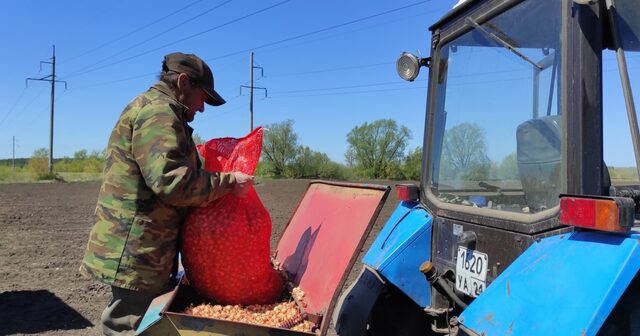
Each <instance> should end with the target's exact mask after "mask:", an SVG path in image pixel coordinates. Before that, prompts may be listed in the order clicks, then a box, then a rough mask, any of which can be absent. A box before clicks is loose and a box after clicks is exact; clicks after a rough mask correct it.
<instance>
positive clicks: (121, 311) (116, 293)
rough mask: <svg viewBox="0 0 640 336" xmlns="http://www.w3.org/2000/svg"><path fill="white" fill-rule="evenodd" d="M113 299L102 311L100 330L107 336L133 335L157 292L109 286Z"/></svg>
mask: <svg viewBox="0 0 640 336" xmlns="http://www.w3.org/2000/svg"><path fill="white" fill-rule="evenodd" d="M111 293H112V294H113V300H111V303H109V305H108V306H107V308H105V310H104V311H103V312H102V316H101V317H100V322H101V323H102V332H103V333H104V334H105V335H107V336H112V335H113V336H115V335H118V336H125V335H126V336H129V335H134V334H135V330H136V328H137V327H138V325H139V324H140V321H141V320H142V316H143V315H144V313H145V312H146V311H147V308H148V307H149V304H150V303H151V300H153V299H154V298H155V297H156V296H157V295H158V294H157V293H149V292H139V291H134V290H129V289H124V288H119V287H113V286H112V287H111Z"/></svg>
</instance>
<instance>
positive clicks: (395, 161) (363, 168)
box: [345, 119, 411, 178]
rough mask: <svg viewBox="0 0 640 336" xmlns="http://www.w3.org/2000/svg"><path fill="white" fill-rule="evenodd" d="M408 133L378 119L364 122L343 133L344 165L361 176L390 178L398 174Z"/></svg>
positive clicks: (388, 121) (403, 128)
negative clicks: (353, 168)
mask: <svg viewBox="0 0 640 336" xmlns="http://www.w3.org/2000/svg"><path fill="white" fill-rule="evenodd" d="M409 139H411V131H409V129H408V128H407V127H405V126H398V125H397V124H396V122H395V121H394V120H391V119H381V120H376V121H374V122H372V123H364V124H362V125H361V126H356V127H355V128H353V129H352V130H351V131H350V132H349V134H347V142H348V143H349V148H348V149H347V152H346V154H345V159H346V161H347V162H349V163H350V162H353V166H354V167H355V168H356V170H358V171H359V172H360V173H361V174H362V175H363V176H364V177H367V178H384V177H392V176H391V175H395V174H396V172H398V171H399V167H400V164H401V161H402V159H403V157H404V150H405V149H406V147H407V141H408V140H409Z"/></svg>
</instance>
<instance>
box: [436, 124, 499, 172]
mask: <svg viewBox="0 0 640 336" xmlns="http://www.w3.org/2000/svg"><path fill="white" fill-rule="evenodd" d="M486 153H487V140H486V136H485V134H484V131H483V130H482V128H480V126H478V125H477V124H472V123H462V124H459V125H456V126H454V127H452V128H450V129H448V130H447V131H446V132H445V135H444V143H443V151H442V161H443V162H442V165H441V167H440V176H441V177H447V178H454V179H456V178H462V179H464V180H482V179H486V178H487V177H488V174H489V168H490V165H491V161H490V160H489V158H488V156H487V154H486Z"/></svg>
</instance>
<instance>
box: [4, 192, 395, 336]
mask: <svg viewBox="0 0 640 336" xmlns="http://www.w3.org/2000/svg"><path fill="white" fill-rule="evenodd" d="M373 183H376V184H386V185H394V184H395V182H388V181H386V182H385V181H376V182H373ZM308 184H309V181H308V180H267V181H265V182H262V183H260V184H258V185H256V190H257V191H258V194H259V196H260V198H261V200H262V202H263V204H264V205H265V207H266V208H267V210H268V211H269V213H270V214H271V218H272V221H273V233H272V239H271V246H272V247H274V246H275V245H276V243H277V240H278V237H279V236H280V234H281V233H282V229H283V228H284V226H285V225H286V224H287V222H288V220H289V218H290V217H291V215H292V214H293V211H294V210H295V207H296V205H297V204H298V202H299V200H300V198H301V197H302V195H303V194H304V191H305V190H306V188H307V185H308ZM99 189H100V183H99V182H82V183H33V184H0V232H1V233H0V335H25V334H27V335H33V334H37V335H101V333H100V329H99V328H98V326H97V325H98V324H99V319H100V313H101V312H102V310H103V309H104V308H105V307H106V305H107V303H108V302H109V300H110V296H111V293H110V288H109V286H107V285H104V284H101V283H99V282H96V281H94V280H89V279H85V278H84V277H82V276H81V275H80V274H79V273H78V267H79V266H80V262H81V260H82V256H83V253H84V249H85V246H86V243H87V238H88V237H89V231H90V230H91V227H92V225H93V221H94V216H93V210H94V207H95V203H96V199H97V196H98V191H99ZM396 205H397V199H396V196H395V191H394V190H392V191H391V193H390V194H389V197H388V198H387V201H386V203H385V205H384V207H383V209H382V211H381V212H380V215H379V217H378V219H377V221H376V223H375V224H374V227H373V229H372V230H371V233H370V234H369V236H368V238H367V240H366V243H365V245H364V247H363V249H362V250H361V251H360V254H359V256H358V258H357V261H356V264H355V265H354V267H353V268H352V269H351V271H350V273H349V278H348V280H347V283H346V284H345V288H346V286H348V285H349V283H350V282H351V281H353V280H354V279H355V277H357V275H358V273H359V272H360V269H361V267H362V264H361V263H360V260H361V259H362V257H363V254H364V252H366V251H367V249H368V247H369V246H370V245H371V243H372V242H373V239H374V238H375V237H376V235H377V233H378V232H379V231H380V229H381V227H382V226H383V225H384V223H385V222H386V220H387V219H388V218H389V216H390V214H391V212H392V211H393V209H394V208H395V207H396ZM332 334H335V333H334V332H333V330H329V335H332Z"/></svg>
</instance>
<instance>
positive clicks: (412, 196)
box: [396, 184, 420, 202]
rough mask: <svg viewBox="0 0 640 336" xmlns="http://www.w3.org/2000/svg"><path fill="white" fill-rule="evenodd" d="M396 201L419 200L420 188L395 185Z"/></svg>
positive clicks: (408, 185)
mask: <svg viewBox="0 0 640 336" xmlns="http://www.w3.org/2000/svg"><path fill="white" fill-rule="evenodd" d="M396 192H397V195H398V199H399V200H401V201H405V202H417V201H418V200H420V188H418V186H417V185H415V184H396Z"/></svg>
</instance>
